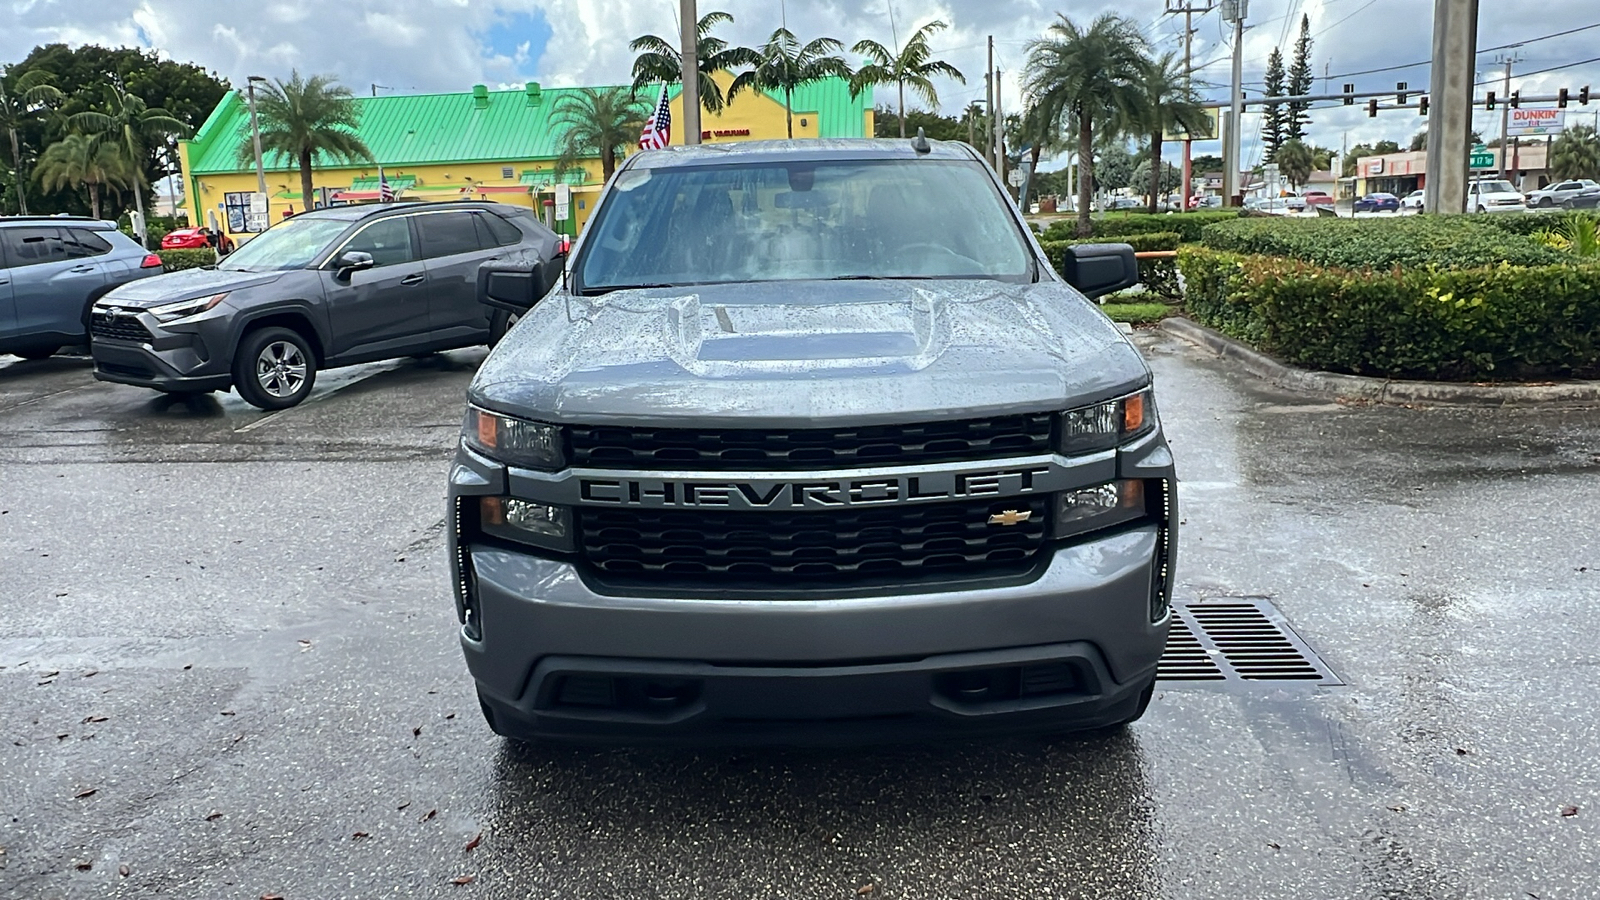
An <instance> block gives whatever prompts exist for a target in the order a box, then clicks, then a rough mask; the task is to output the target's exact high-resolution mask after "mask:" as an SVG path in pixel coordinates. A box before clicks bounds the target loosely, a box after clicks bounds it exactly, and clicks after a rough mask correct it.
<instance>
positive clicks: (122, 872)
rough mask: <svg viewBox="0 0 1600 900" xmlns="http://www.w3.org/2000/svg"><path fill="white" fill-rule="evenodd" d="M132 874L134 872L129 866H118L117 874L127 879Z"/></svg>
mask: <svg viewBox="0 0 1600 900" xmlns="http://www.w3.org/2000/svg"><path fill="white" fill-rule="evenodd" d="M131 872H132V870H131V869H129V868H128V866H127V864H123V865H120V866H117V874H118V875H121V876H122V877H123V878H127V877H128V875H129V874H130V873H131Z"/></svg>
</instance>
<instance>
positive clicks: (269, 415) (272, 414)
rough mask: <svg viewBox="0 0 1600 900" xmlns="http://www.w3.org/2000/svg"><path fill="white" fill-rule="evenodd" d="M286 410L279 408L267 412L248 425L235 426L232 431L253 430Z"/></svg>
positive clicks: (239, 432)
mask: <svg viewBox="0 0 1600 900" xmlns="http://www.w3.org/2000/svg"><path fill="white" fill-rule="evenodd" d="M291 408H292V407H291ZM288 411H289V410H287V409H280V410H278V411H277V412H269V413H267V414H266V415H264V416H262V417H261V418H259V419H257V420H255V421H254V422H251V423H250V424H249V425H242V426H240V427H238V428H235V429H234V430H233V433H234V434H244V433H245V432H246V431H254V430H255V429H257V428H260V427H261V426H263V425H265V424H267V423H268V422H271V421H272V420H273V419H276V418H277V417H278V416H281V415H283V414H284V413H286V412H288Z"/></svg>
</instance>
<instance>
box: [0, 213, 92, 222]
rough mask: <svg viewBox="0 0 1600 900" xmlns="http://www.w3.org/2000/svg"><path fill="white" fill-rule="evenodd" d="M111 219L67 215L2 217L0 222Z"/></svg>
mask: <svg viewBox="0 0 1600 900" xmlns="http://www.w3.org/2000/svg"><path fill="white" fill-rule="evenodd" d="M107 221H110V220H109V219H96V218H95V217H93V216H71V215H67V214H66V213H58V214H56V215H50V216H45V215H38V216H33V215H29V216H0V222H107Z"/></svg>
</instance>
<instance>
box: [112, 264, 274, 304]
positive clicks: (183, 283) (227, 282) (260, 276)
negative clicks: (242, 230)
mask: <svg viewBox="0 0 1600 900" xmlns="http://www.w3.org/2000/svg"><path fill="white" fill-rule="evenodd" d="M284 274H285V273H283V272H229V271H224V270H221V269H181V270H179V271H177V272H168V273H166V274H165V275H157V276H155V277H154V278H143V279H140V280H138V281H130V282H128V283H127V284H124V285H122V286H120V287H118V288H115V289H113V290H112V291H111V292H110V293H108V294H106V296H105V299H104V300H103V301H102V302H104V303H109V304H112V305H114V306H121V307H125V308H128V309H146V308H148V307H151V306H160V305H161V304H163V303H174V302H177V301H179V300H188V299H190V298H192V297H207V296H210V295H212V294H219V293H221V292H223V291H237V290H242V289H244V288H250V287H256V286H258V285H263V284H271V283H272V282H274V281H277V280H278V279H280V278H282V277H283V276H284Z"/></svg>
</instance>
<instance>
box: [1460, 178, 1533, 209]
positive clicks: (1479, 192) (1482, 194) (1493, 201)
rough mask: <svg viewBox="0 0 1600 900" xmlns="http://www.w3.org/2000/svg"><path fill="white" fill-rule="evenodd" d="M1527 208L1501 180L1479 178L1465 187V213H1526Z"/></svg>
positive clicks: (1509, 183) (1507, 183)
mask: <svg viewBox="0 0 1600 900" xmlns="http://www.w3.org/2000/svg"><path fill="white" fill-rule="evenodd" d="M1527 211H1528V207H1527V206H1526V205H1525V203H1524V202H1523V199H1522V195H1521V194H1519V193H1517V189H1516V188H1514V187H1512V186H1511V182H1509V181H1504V180H1501V179H1491V178H1481V179H1478V180H1477V181H1474V182H1472V183H1471V184H1469V185H1467V212H1478V213H1504V212H1527Z"/></svg>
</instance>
